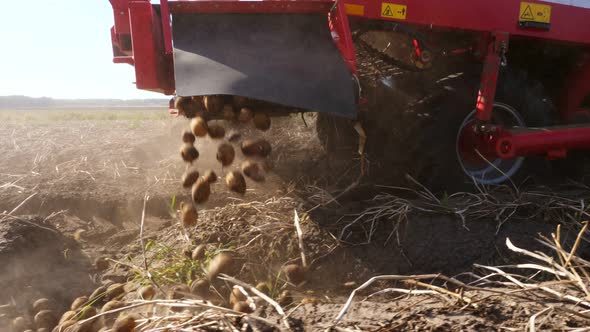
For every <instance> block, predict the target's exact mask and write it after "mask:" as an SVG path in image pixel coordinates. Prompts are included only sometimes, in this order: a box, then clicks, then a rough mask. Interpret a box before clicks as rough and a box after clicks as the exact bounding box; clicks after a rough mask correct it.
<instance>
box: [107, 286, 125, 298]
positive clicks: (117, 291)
mask: <svg viewBox="0 0 590 332" xmlns="http://www.w3.org/2000/svg"><path fill="white" fill-rule="evenodd" d="M124 293H125V285H123V284H120V283H114V284H112V285H110V286H109V287H108V288H107V293H106V299H107V300H108V301H110V300H114V299H116V298H117V297H119V296H120V295H123V294H124Z"/></svg>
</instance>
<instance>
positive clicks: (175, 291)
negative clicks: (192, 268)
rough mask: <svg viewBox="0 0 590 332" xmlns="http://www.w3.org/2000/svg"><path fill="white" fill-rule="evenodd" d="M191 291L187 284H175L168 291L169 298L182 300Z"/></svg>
mask: <svg viewBox="0 0 590 332" xmlns="http://www.w3.org/2000/svg"><path fill="white" fill-rule="evenodd" d="M189 293H190V288H188V286H187V285H175V286H173V287H172V288H171V289H170V290H169V291H168V296H167V298H168V300H180V299H182V298H184V297H186V296H187V295H188V294H189Z"/></svg>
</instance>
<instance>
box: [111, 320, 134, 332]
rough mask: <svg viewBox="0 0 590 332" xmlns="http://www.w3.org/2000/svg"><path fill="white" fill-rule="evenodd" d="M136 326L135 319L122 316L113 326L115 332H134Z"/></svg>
mask: <svg viewBox="0 0 590 332" xmlns="http://www.w3.org/2000/svg"><path fill="white" fill-rule="evenodd" d="M135 325H136V323H135V318H133V317H132V316H122V317H119V318H117V320H116V321H115V324H113V332H133V330H134V329H135Z"/></svg>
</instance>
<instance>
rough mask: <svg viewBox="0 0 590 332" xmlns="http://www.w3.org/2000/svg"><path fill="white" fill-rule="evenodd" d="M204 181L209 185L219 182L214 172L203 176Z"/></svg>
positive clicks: (210, 171)
mask: <svg viewBox="0 0 590 332" xmlns="http://www.w3.org/2000/svg"><path fill="white" fill-rule="evenodd" d="M203 179H205V180H206V181H207V182H209V183H215V182H216V181H217V174H215V172H213V171H212V170H208V171H206V172H205V174H203Z"/></svg>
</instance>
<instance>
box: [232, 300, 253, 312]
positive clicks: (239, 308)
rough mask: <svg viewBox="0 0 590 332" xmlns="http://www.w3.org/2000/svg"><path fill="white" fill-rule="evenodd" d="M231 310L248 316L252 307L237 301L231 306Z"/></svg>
mask: <svg viewBox="0 0 590 332" xmlns="http://www.w3.org/2000/svg"><path fill="white" fill-rule="evenodd" d="M233 310H234V311H237V312H243V313H245V314H250V313H252V312H253V310H252V307H250V305H249V304H248V302H244V301H239V302H236V303H235V304H234V305H233Z"/></svg>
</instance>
